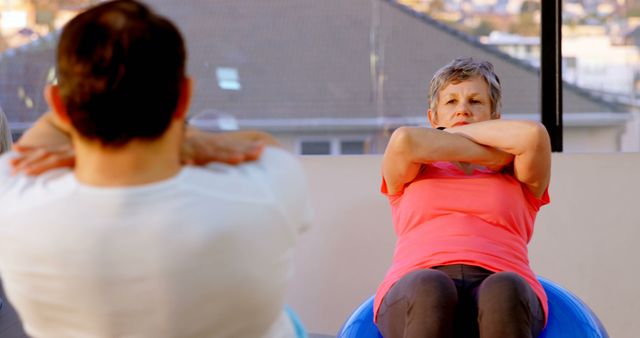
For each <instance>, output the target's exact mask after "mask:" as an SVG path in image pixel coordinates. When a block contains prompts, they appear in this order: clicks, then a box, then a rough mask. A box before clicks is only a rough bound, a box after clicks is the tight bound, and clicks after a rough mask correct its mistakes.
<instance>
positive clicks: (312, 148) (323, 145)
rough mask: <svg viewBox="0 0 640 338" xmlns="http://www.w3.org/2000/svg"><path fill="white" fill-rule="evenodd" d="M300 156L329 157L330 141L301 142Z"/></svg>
mask: <svg viewBox="0 0 640 338" xmlns="http://www.w3.org/2000/svg"><path fill="white" fill-rule="evenodd" d="M300 154H301V155H331V154H332V151H331V142H330V141H302V142H300Z"/></svg>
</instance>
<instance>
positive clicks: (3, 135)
mask: <svg viewBox="0 0 640 338" xmlns="http://www.w3.org/2000/svg"><path fill="white" fill-rule="evenodd" d="M9 149H11V130H9V122H7V117H6V116H5V115H4V112H3V111H2V110H0V154H2V153H4V152H5V151H9Z"/></svg>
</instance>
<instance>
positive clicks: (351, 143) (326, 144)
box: [296, 137, 371, 155]
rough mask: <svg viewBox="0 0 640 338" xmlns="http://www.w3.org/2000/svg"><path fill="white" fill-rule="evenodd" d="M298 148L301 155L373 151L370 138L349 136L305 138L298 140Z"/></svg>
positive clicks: (357, 153)
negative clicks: (370, 146) (370, 147)
mask: <svg viewBox="0 0 640 338" xmlns="http://www.w3.org/2000/svg"><path fill="white" fill-rule="evenodd" d="M296 148H297V149H298V151H297V153H298V154H300V155H362V154H367V153H370V152H371V151H370V149H369V142H368V140H365V139H354V138H348V137H345V138H331V139H303V140H301V141H298V145H297V147H296Z"/></svg>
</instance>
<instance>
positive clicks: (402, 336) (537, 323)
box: [378, 264, 545, 338]
mask: <svg viewBox="0 0 640 338" xmlns="http://www.w3.org/2000/svg"><path fill="white" fill-rule="evenodd" d="M544 320H545V318H544V313H543V310H542V306H541V305H540V301H539V300H538V297H537V296H536V294H535V293H534V292H533V289H532V288H531V286H529V284H528V283H527V282H526V281H525V280H524V279H523V278H522V277H520V276H519V275H518V274H516V273H514V272H497V273H494V272H491V271H489V270H486V269H483V268H480V267H477V266H472V265H463V264H456V265H446V266H439V267H434V268H432V269H422V270H416V271H413V272H411V273H408V274H407V275H405V276H404V277H403V278H401V279H400V280H399V281H398V282H396V283H395V284H394V285H393V286H392V287H391V289H389V291H388V292H387V294H386V295H385V297H384V299H383V300H382V304H381V305H380V309H379V310H378V328H379V329H380V332H381V333H382V335H383V336H384V337H385V338H436V337H447V338H450V337H456V338H475V337H482V338H507V337H513V338H528V337H531V338H535V337H537V336H538V334H539V333H540V332H541V331H542V329H543V326H544Z"/></svg>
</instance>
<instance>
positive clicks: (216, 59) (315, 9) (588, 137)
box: [0, 0, 630, 154]
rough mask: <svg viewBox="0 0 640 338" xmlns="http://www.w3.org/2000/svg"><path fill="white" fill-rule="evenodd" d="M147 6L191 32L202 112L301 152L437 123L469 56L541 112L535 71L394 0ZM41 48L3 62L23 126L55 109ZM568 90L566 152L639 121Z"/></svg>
mask: <svg viewBox="0 0 640 338" xmlns="http://www.w3.org/2000/svg"><path fill="white" fill-rule="evenodd" d="M148 2H149V3H150V4H151V5H152V6H155V7H156V8H157V9H158V10H159V11H160V12H162V13H165V14H166V15H167V16H169V17H171V18H172V19H173V20H175V22H176V23H177V24H178V26H179V27H180V29H181V30H182V31H183V32H184V34H185V35H186V37H187V40H188V48H189V73H190V74H191V75H192V76H193V77H194V78H195V81H196V93H195V94H196V95H195V98H194V100H193V102H192V108H191V115H192V116H196V119H197V121H199V123H204V124H203V125H206V122H209V125H211V124H210V122H211V120H208V119H207V117H214V118H215V119H214V120H213V122H214V125H215V126H216V128H218V129H233V128H235V127H239V128H260V129H265V130H269V131H271V132H273V133H275V134H276V135H277V136H278V137H279V138H280V140H281V141H282V142H283V143H284V144H285V145H287V146H288V147H289V148H291V149H292V150H294V151H297V152H299V153H309V154H311V153H317V154H320V153H332V154H339V153H378V152H381V151H382V150H383V149H384V147H385V145H386V142H387V141H388V137H389V135H390V132H392V131H393V130H394V129H395V128H397V127H398V126H400V125H406V124H411V125H426V110H427V104H428V102H427V90H428V83H429V81H430V79H431V76H432V75H433V73H434V72H435V71H436V70H437V69H438V68H439V67H441V66H442V65H444V64H446V63H447V62H449V61H450V60H452V59H453V58H455V57H458V56H473V57H476V58H479V59H485V60H488V61H491V62H492V63H493V64H494V65H495V67H496V70H497V72H498V74H499V75H500V78H501V82H502V84H503V87H504V93H503V97H504V102H503V114H504V116H505V117H506V118H514V117H516V118H517V117H520V118H526V119H536V118H538V116H539V114H540V113H539V111H540V108H539V107H540V103H539V101H540V90H539V87H540V84H539V79H538V70H537V69H536V68H534V67H532V66H530V65H528V64H526V63H525V62H521V61H519V60H516V59H514V58H512V57H510V56H508V55H507V54H505V53H503V52H500V51H499V50H498V49H496V48H491V47H488V46H485V45H482V44H480V43H479V42H478V41H477V40H476V39H475V38H473V37H470V36H467V35H465V34H462V33H461V32H458V31H456V30H453V29H452V28H449V27H448V26H445V25H443V24H441V23H439V22H437V21H435V20H433V19H431V18H430V17H429V16H427V15H425V14H421V13H417V12H414V11H413V10H411V9H409V8H407V7H405V6H402V5H399V4H397V3H395V2H394V1H391V0H378V1H371V0H349V1H340V0H321V1H318V0H270V1H255V0H234V1H207V0H192V1H189V2H188V3H187V2H178V1H174V0H152V1H148ZM42 46H43V47H39V48H36V47H31V49H29V48H25V50H22V51H14V55H13V56H7V55H3V56H2V59H1V60H0V86H2V87H0V88H1V89H2V90H1V92H0V104H2V106H3V107H4V110H5V111H6V112H7V113H8V115H9V118H10V121H11V122H12V123H13V124H15V125H20V123H28V122H30V121H32V120H33V119H34V118H35V117H36V116H38V115H39V114H41V113H42V112H43V111H44V110H45V109H46V108H45V107H44V106H43V102H42V101H41V99H40V98H39V97H40V96H41V95H40V94H39V93H40V92H41V88H42V86H43V85H44V83H45V82H46V81H47V75H46V74H47V72H48V69H49V68H50V67H51V65H52V58H53V56H52V51H51V48H52V44H46V43H45V44H42ZM47 48H48V49H47ZM27 60H28V61H27ZM15 65H18V66H15ZM9 73H11V74H12V75H8V74H9ZM16 73H20V74H16ZM16 79H17V80H16ZM19 88H23V89H24V93H25V95H27V96H29V97H30V98H31V99H32V101H33V105H32V106H31V107H28V106H27V105H26V104H25V100H24V98H23V97H22V98H21V97H20V95H17V94H16V93H18V92H17V91H18V90H19ZM563 95H564V104H565V115H566V117H565V127H566V128H565V149H567V150H569V151H571V150H576V151H615V150H619V149H620V138H621V135H622V133H623V132H624V128H625V124H626V123H627V121H628V119H629V116H630V115H629V114H627V113H623V112H622V111H623V109H622V108H621V107H619V106H616V105H613V104H609V103H607V102H605V101H602V100H600V99H597V98H595V97H593V96H590V95H589V94H588V93H586V92H585V91H582V90H580V89H578V88H577V87H574V86H570V85H567V86H565V88H564V90H563ZM203 114H204V116H203ZM594 135H597V137H594ZM596 139H597V141H594V140H596Z"/></svg>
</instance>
